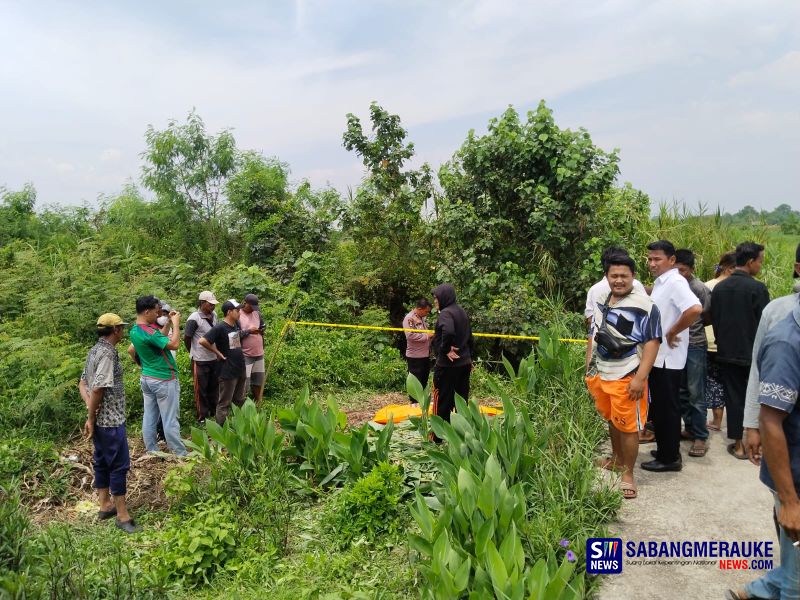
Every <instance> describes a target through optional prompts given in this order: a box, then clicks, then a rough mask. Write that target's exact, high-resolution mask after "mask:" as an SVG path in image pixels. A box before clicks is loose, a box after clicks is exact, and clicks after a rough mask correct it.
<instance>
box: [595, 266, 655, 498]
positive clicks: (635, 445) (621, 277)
mask: <svg viewBox="0 0 800 600" xmlns="http://www.w3.org/2000/svg"><path fill="white" fill-rule="evenodd" d="M604 266H605V272H606V279H607V280H608V283H609V285H610V286H611V291H610V293H609V294H608V296H607V297H606V298H604V299H603V301H602V302H597V301H596V302H594V305H593V307H592V309H593V313H592V320H591V324H590V329H589V331H590V336H589V347H590V348H589V351H588V352H587V355H586V356H587V358H586V385H587V386H588V388H589V392H590V393H591V394H592V397H593V398H594V400H595V406H596V407H597V411H598V412H599V413H600V415H601V416H602V417H603V418H604V419H605V420H606V421H608V429H609V434H610V436H611V458H610V459H609V460H608V461H607V462H606V464H604V465H603V466H604V467H606V468H610V469H616V468H617V467H620V468H622V469H623V470H622V483H621V488H622V494H623V497H624V498H626V499H633V498H636V496H637V493H638V492H637V489H636V484H635V482H634V479H633V467H634V466H635V464H636V456H637V455H638V453H639V436H638V432H639V430H640V429H642V428H643V427H644V423H645V421H646V420H647V377H648V375H649V374H650V369H651V368H652V366H653V362H654V361H655V359H656V355H657V354H658V348H659V345H660V344H661V318H660V314H659V311H658V307H656V305H655V303H654V302H653V301H652V300H651V299H650V297H649V296H647V295H646V294H643V293H641V292H639V291H637V290H635V289H634V288H633V277H634V274H635V273H636V264H635V263H634V262H633V259H632V258H631V257H630V256H628V255H627V254H616V255H613V256H611V257H609V258H608V260H607V262H606V263H605V265H604Z"/></svg>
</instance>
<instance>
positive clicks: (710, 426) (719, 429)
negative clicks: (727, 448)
mask: <svg viewBox="0 0 800 600" xmlns="http://www.w3.org/2000/svg"><path fill="white" fill-rule="evenodd" d="M706 427H708V428H709V429H710V430H711V431H722V427H717V426H716V425H714V424H713V423H706Z"/></svg>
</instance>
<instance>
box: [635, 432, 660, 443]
mask: <svg viewBox="0 0 800 600" xmlns="http://www.w3.org/2000/svg"><path fill="white" fill-rule="evenodd" d="M655 441H656V435H655V434H653V437H652V438H649V437H647V438H641V437H640V438H639V443H640V444H654V443H655Z"/></svg>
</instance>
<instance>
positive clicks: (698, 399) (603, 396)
mask: <svg viewBox="0 0 800 600" xmlns="http://www.w3.org/2000/svg"><path fill="white" fill-rule="evenodd" d="M647 251H648V254H647V264H648V269H649V271H650V275H651V276H652V278H653V284H652V286H651V287H645V286H644V285H643V284H642V283H641V282H640V281H639V280H637V279H636V263H635V261H634V260H633V259H632V258H631V257H630V255H629V254H628V252H626V251H625V250H624V249H622V248H617V247H612V248H608V249H607V250H606V251H605V252H604V253H603V256H602V266H603V271H604V277H603V278H602V279H601V280H600V281H598V282H597V283H596V284H595V285H594V286H592V287H591V289H590V290H589V291H588V293H587V297H586V309H585V317H586V319H587V326H588V331H589V335H588V340H587V342H588V343H587V352H586V385H587V387H588V390H589V392H590V393H591V395H592V397H593V398H594V402H595V406H596V408H597V411H598V413H599V414H600V415H601V416H602V417H603V419H605V420H606V421H607V422H608V428H609V436H610V440H611V455H610V456H609V457H606V458H604V459H603V460H602V462H601V466H602V467H603V468H606V469H609V470H616V471H619V472H620V475H621V478H620V486H621V491H622V494H623V497H624V498H626V499H634V498H636V497H637V496H638V489H637V486H636V481H635V477H634V467H635V464H636V460H637V456H638V453H639V446H640V445H641V444H648V443H652V442H654V443H655V449H654V450H652V451H651V456H652V459H651V460H647V461H645V462H643V463H642V464H641V468H643V469H646V470H648V471H652V472H656V473H662V472H670V471H680V470H681V469H682V468H683V458H682V455H681V451H680V442H681V439H687V440H690V441H691V446H690V448H689V451H688V455H689V456H690V457H694V458H697V459H700V458H702V457H704V456H705V455H706V453H707V452H708V449H709V445H708V438H709V434H710V432H711V431H720V430H721V429H722V417H723V414H726V430H727V436H728V438H729V439H730V440H731V442H730V444H728V446H727V449H728V452H729V453H730V455H731V456H732V457H733V459H739V460H750V461H752V462H753V463H755V464H758V465H760V467H761V480H762V481H763V482H764V483H765V485H767V486H768V487H769V488H770V489H771V490H772V491H773V493H774V494H775V514H776V518H777V522H778V523H779V524H780V542H781V566H780V567H778V568H777V569H774V570H773V571H770V572H769V573H767V575H765V576H764V577H762V578H761V579H759V580H756V581H755V582H753V583H751V584H750V585H748V586H747V588H745V589H744V590H741V591H738V592H735V591H733V590H731V591H729V597H730V598H733V599H737V598H738V599H744V598H777V597H786V596H781V593H784V594H785V593H786V590H787V589H791V590H794V591H795V592H798V593H800V553H798V552H797V548H796V547H795V546H794V545H793V542H794V541H796V540H798V539H800V497H798V492H797V490H798V489H800V411H795V410H794V409H795V406H796V404H797V399H798V392H799V391H800V303H799V302H798V298H799V297H800V285H798V286H795V293H793V294H791V295H789V296H785V297H782V298H778V299H777V300H774V301H772V302H770V300H769V293H768V291H767V288H766V286H765V285H764V284H763V283H761V282H760V281H758V280H757V279H756V276H757V275H758V273H759V271H760V270H761V266H762V263H763V261H764V247H763V246H762V245H760V244H757V243H754V242H743V243H741V244H739V245H738V246H737V247H736V249H735V251H732V252H728V253H726V254H724V255H723V256H722V257H721V258H720V261H719V264H718V265H717V266H716V273H715V275H716V276H715V277H714V279H712V280H710V281H708V282H706V283H703V282H702V281H700V280H699V279H698V278H697V277H696V276H695V275H694V268H695V256H694V254H693V252H692V251H691V250H689V249H677V250H676V249H675V247H674V245H673V244H672V243H671V242H669V241H667V240H659V241H656V242H653V243H651V244H649V245H648V247H647ZM787 267H788V266H787ZM793 275H794V277H798V276H800V245H798V247H797V255H796V262H795V264H794V269H793ZM432 300H433V302H432V303H431V301H429V300H428V299H424V298H423V299H420V300H419V301H418V302H417V303H416V306H415V307H414V308H413V309H412V310H411V311H410V312H409V313H408V314H407V315H406V316H405V318H404V320H403V328H404V329H405V330H406V332H405V337H406V341H407V345H406V349H405V358H406V361H407V364H408V371H409V373H411V374H413V375H414V376H415V377H416V378H417V379H418V380H419V381H420V383H421V384H422V386H423V387H425V386H427V384H428V380H429V378H430V371H431V354H433V357H434V359H433V383H432V386H431V391H432V405H433V412H434V414H437V415H439V416H440V417H442V418H443V419H445V420H447V421H449V419H450V414H451V412H452V411H453V410H454V408H455V396H456V394H458V395H460V396H461V397H462V398H464V399H465V400H466V399H468V397H469V380H470V373H471V371H472V368H473V364H472V363H473V356H474V338H473V335H472V330H471V327H470V320H469V317H468V316H467V314H466V312H465V311H464V310H463V308H461V306H459V305H458V303H457V301H456V293H455V289H454V288H453V286H452V285H450V284H442V285H440V286H438V287H436V288H435V289H434V290H432ZM218 305H219V302H218V301H217V299H216V297H215V296H214V294H213V293H212V292H210V291H203V292H202V293H200V294H199V296H198V305H197V310H196V311H195V312H193V313H192V314H191V315H190V316H189V318H188V319H186V323H185V328H184V330H183V344H184V347H185V348H186V350H187V351H188V352H189V355H190V357H191V366H192V378H193V386H194V399H195V406H196V410H197V420H198V422H200V423H203V422H204V421H205V420H206V419H209V418H214V419H215V420H216V422H217V423H218V424H220V425H221V424H223V423H224V422H225V419H226V418H227V416H228V414H229V412H230V409H231V405H233V404H235V405H238V406H241V405H242V404H243V403H244V400H245V396H246V394H247V392H248V390H250V391H251V393H252V395H253V398H254V399H255V400H256V401H259V400H260V399H261V397H262V394H263V389H264V339H263V332H264V321H263V319H262V317H261V314H260V311H259V302H258V297H257V296H256V295H254V294H247V295H246V296H245V297H244V301H243V303H242V304H239V303H238V302H237V301H236V300H233V299H231V300H227V301H225V302H223V303H222V304H221V318H219V317H218V315H217V312H216V308H217V306H218ZM432 307H435V308H436V310H437V311H438V318H437V321H436V325H435V328H434V331H433V333H430V331H429V330H428V322H427V317H428V315H429V314H430V312H431V308H432ZM128 325H129V324H128V323H126V322H124V321H123V320H122V319H121V318H120V317H119V315H117V314H113V313H107V314H104V315H101V316H100V317H99V318H98V320H97V324H96V327H97V337H98V341H97V343H96V344H95V345H94V346H93V347H92V348H91V350H90V351H89V354H88V356H87V359H86V366H85V369H84V372H83V374H82V376H81V380H80V384H79V389H80V392H81V395H82V397H83V399H84V401H85V403H86V406H87V409H88V418H87V420H86V425H85V433H86V435H87V436H90V437H91V438H92V440H93V443H94V472H95V482H94V486H95V488H96V489H97V490H98V497H99V504H100V507H99V513H98V516H99V518H100V519H109V518H113V517H116V524H117V526H118V527H119V528H121V529H123V530H124V531H126V532H129V533H133V532H135V531H138V530H139V526H138V525H137V524H136V523H135V522H134V520H133V519H132V517H131V516H130V514H129V513H128V510H127V508H126V504H125V493H126V478H127V472H128V470H129V468H130V456H129V449H128V441H127V435H126V430H125V412H126V409H125V394H124V387H123V383H122V365H121V363H120V359H119V356H118V353H117V351H116V345H117V344H118V343H119V342H120V341H121V340H122V339H123V337H124V333H125V328H126V327H127V326H128ZM129 335H130V341H131V344H130V347H129V348H128V352H129V354H130V356H131V358H132V359H133V360H134V362H135V363H136V364H137V365H139V366H140V367H141V377H140V385H141V389H142V396H143V399H144V416H143V420H142V436H143V438H144V444H145V448H146V450H147V451H148V452H156V451H158V449H159V446H158V439H159V431H163V438H164V441H165V442H166V445H167V447H168V448H169V449H170V451H172V452H173V453H175V454H176V455H179V456H180V455H184V454H186V447H185V445H184V442H183V440H182V439H181V436H180V425H179V422H178V415H179V397H180V382H179V380H178V369H177V364H176V360H175V352H176V351H177V349H178V347H179V346H180V342H181V314H180V313H179V312H178V311H176V310H173V309H172V307H170V306H169V305H168V304H166V303H163V302H161V301H159V300H158V299H157V298H156V297H154V296H143V297H140V298H138V299H137V300H136V322H135V323H134V324H133V325H132V327H131V328H130V334H129ZM411 401H412V402H413V401H414V399H413V398H411ZM709 410H711V419H710V420H708V416H707V415H708V411H709ZM434 441H437V442H438V441H440V440H438V439H435V438H434Z"/></svg>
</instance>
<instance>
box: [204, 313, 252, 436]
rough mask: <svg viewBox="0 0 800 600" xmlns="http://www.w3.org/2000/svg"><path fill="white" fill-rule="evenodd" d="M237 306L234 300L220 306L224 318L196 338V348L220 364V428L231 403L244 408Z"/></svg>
mask: <svg viewBox="0 0 800 600" xmlns="http://www.w3.org/2000/svg"><path fill="white" fill-rule="evenodd" d="M239 310H240V304H239V303H238V302H237V301H236V300H227V301H226V302H223V303H222V314H223V315H225V318H224V319H223V320H222V321H220V322H219V323H217V324H216V325H214V327H212V328H211V330H210V331H209V332H208V333H207V334H205V335H204V336H203V337H201V338H200V345H201V346H202V347H203V348H205V349H206V350H210V351H211V352H213V353H214V354H215V355H216V356H217V359H218V360H219V361H220V363H219V365H220V367H219V399H218V400H217V413H216V419H217V423H218V424H220V425H222V424H223V423H224V422H225V419H226V418H228V412H229V411H230V408H231V403H234V404H236V406H241V405H242V404H244V395H245V391H246V390H245V380H246V379H247V377H246V375H245V370H244V353H243V352H242V337H243V335H244V332H243V331H242V329H241V327H239Z"/></svg>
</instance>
